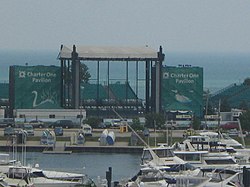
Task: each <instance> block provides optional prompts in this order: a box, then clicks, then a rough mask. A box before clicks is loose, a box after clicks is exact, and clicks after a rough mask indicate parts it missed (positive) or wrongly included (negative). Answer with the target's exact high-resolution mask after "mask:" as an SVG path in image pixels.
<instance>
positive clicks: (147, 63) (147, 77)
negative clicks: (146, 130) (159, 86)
mask: <svg viewBox="0 0 250 187" xmlns="http://www.w3.org/2000/svg"><path fill="white" fill-rule="evenodd" d="M145 99H146V113H149V103H150V102H149V61H146V96H145Z"/></svg>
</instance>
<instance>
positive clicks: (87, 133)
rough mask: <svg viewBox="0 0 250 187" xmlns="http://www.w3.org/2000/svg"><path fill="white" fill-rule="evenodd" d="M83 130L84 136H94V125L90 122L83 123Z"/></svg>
mask: <svg viewBox="0 0 250 187" xmlns="http://www.w3.org/2000/svg"><path fill="white" fill-rule="evenodd" d="M81 130H82V133H83V135H84V136H92V127H91V126H90V125H88V124H83V125H81Z"/></svg>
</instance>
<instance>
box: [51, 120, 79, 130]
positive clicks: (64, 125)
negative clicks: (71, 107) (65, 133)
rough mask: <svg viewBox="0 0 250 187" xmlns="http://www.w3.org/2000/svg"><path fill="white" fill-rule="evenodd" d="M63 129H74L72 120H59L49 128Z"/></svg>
mask: <svg viewBox="0 0 250 187" xmlns="http://www.w3.org/2000/svg"><path fill="white" fill-rule="evenodd" d="M55 127H62V128H66V129H68V128H73V127H74V124H73V122H72V121H71V120H67V119H64V120H57V121H55V122H53V123H51V124H50V125H49V128H55Z"/></svg>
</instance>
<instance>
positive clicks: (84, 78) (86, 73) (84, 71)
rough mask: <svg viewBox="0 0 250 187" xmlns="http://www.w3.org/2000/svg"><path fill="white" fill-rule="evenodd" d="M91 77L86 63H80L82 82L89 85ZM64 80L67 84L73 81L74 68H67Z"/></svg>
mask: <svg viewBox="0 0 250 187" xmlns="http://www.w3.org/2000/svg"><path fill="white" fill-rule="evenodd" d="M68 71H69V72H68ZM90 77H91V75H90V73H89V68H88V66H87V65H86V64H84V63H80V81H81V82H82V83H88V82H89V79H90ZM64 80H65V82H66V83H67V84H68V83H70V82H71V81H72V66H70V67H69V69H68V68H65V74H64Z"/></svg>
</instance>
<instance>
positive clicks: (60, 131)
mask: <svg viewBox="0 0 250 187" xmlns="http://www.w3.org/2000/svg"><path fill="white" fill-rule="evenodd" d="M54 133H55V135H56V136H63V128H62V127H55V128H54Z"/></svg>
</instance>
